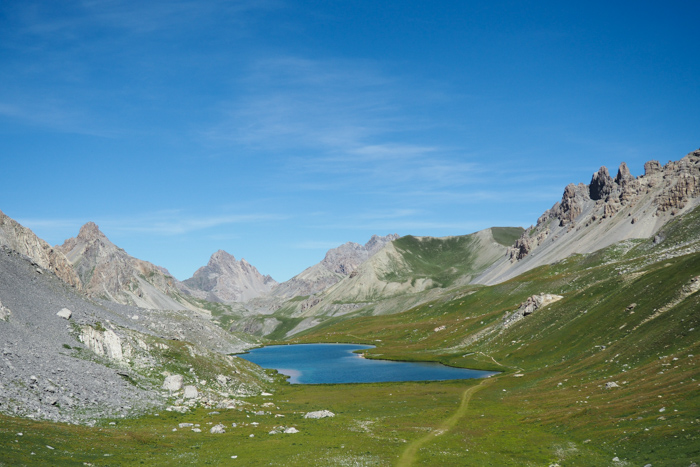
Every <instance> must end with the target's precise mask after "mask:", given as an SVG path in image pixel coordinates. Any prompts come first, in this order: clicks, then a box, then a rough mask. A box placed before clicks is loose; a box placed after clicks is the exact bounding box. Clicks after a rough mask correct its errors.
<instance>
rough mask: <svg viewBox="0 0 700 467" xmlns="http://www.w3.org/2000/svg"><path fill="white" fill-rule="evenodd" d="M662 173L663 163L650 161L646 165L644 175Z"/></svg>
mask: <svg viewBox="0 0 700 467" xmlns="http://www.w3.org/2000/svg"><path fill="white" fill-rule="evenodd" d="M658 172H661V163H660V162H659V161H649V162H646V163H645V164H644V175H645V176H648V175H652V174H655V173H658Z"/></svg>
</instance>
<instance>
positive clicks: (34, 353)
mask: <svg viewBox="0 0 700 467" xmlns="http://www.w3.org/2000/svg"><path fill="white" fill-rule="evenodd" d="M255 343H256V342H255ZM255 343H254V342H252V341H251V340H245V339H244V340H242V339H240V338H238V337H236V336H234V335H231V334H230V333H227V332H225V331H223V330H222V329H220V328H219V327H217V326H215V325H214V324H212V323H211V321H209V320H208V319H206V318H204V317H202V316H200V315H199V314H197V313H195V312H192V311H189V310H186V311H163V310H152V309H142V308H136V307H131V306H126V305H120V304H116V303H113V302H109V301H104V300H102V301H95V300H91V299H89V298H87V297H86V296H85V295H83V294H82V293H80V292H78V291H76V290H75V288H73V287H70V286H68V285H67V284H66V283H65V282H63V281H62V280H61V279H60V278H58V277H57V276H56V275H54V274H53V273H52V272H51V271H49V270H45V269H42V268H39V267H37V266H36V265H35V264H34V263H33V262H32V260H31V259H30V258H28V257H27V256H25V255H22V254H20V253H18V252H16V251H13V250H11V249H10V248H8V247H7V246H4V245H3V246H2V247H1V248H0V352H1V354H0V412H2V413H5V414H9V415H15V416H23V417H30V418H35V419H47V420H54V421H62V422H69V423H87V424H93V423H94V421H95V420H96V419H99V418H103V417H122V416H130V415H135V414H139V413H143V412H144V411H147V410H151V409H163V408H165V406H166V405H167V404H169V403H172V402H174V401H173V399H175V398H176V397H178V393H171V392H164V391H162V390H161V385H162V383H163V380H164V377H165V376H167V375H169V372H168V371H167V370H166V369H172V368H177V367H184V368H191V369H190V370H189V371H187V370H183V373H184V374H185V377H184V380H185V382H188V383H190V384H191V385H195V384H199V382H201V380H204V379H211V378H212V377H213V376H212V375H200V374H198V371H199V370H198V368H195V367H197V365H196V363H189V362H188V359H196V358H201V359H204V360H206V361H207V362H209V363H208V365H209V366H212V365H213V362H219V370H218V371H220V372H221V373H222V374H221V375H219V376H220V377H219V378H218V379H219V380H220V382H219V383H217V385H211V384H210V385H208V386H206V387H203V386H200V395H199V396H198V397H197V398H196V399H192V400H190V401H189V405H190V406H193V405H195V404H199V403H202V404H204V403H205V402H206V404H209V406H211V405H214V404H215V403H216V404H226V400H227V398H228V397H229V395H230V394H239V395H240V394H244V395H245V394H254V393H259V392H260V390H261V387H262V386H261V385H263V384H265V378H266V377H265V376H264V375H263V374H257V375H256V374H254V370H253V372H252V373H251V370H250V368H248V367H250V365H248V364H247V362H244V361H243V360H240V359H235V358H232V357H230V356H228V354H230V353H236V352H240V351H242V350H244V349H247V348H249V347H251V346H252V345H254V344H255ZM174 355H179V357H178V358H179V359H180V360H179V361H178V360H174V358H175V357H174ZM207 391H208V392H207ZM179 409H181V410H187V407H184V408H182V407H179Z"/></svg>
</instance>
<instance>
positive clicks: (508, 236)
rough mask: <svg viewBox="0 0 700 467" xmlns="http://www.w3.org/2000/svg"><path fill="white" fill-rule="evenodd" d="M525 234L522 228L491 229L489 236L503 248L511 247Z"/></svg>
mask: <svg viewBox="0 0 700 467" xmlns="http://www.w3.org/2000/svg"><path fill="white" fill-rule="evenodd" d="M523 232H525V229H523V228H522V227H492V228H491V234H492V235H493V239H494V240H496V242H498V243H500V244H501V245H503V246H512V245H513V244H514V243H515V241H516V240H517V239H519V238H520V236H521V235H522V234H523Z"/></svg>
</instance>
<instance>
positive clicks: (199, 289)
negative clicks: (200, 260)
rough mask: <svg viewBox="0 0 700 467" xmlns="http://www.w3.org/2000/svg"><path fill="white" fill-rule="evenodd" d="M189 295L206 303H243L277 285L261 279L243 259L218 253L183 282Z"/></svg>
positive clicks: (255, 270) (271, 279) (264, 277)
mask: <svg viewBox="0 0 700 467" xmlns="http://www.w3.org/2000/svg"><path fill="white" fill-rule="evenodd" d="M183 284H184V285H186V286H187V287H188V288H189V289H190V291H191V293H192V294H193V295H194V296H196V297H198V298H202V299H205V300H209V301H214V302H222V303H232V302H244V301H248V300H250V299H251V298H255V297H259V296H260V295H264V294H266V293H268V292H269V291H270V290H271V289H272V288H273V287H274V286H276V285H277V282H276V281H275V280H274V279H273V278H272V277H270V276H263V275H262V274H260V272H258V270H257V269H256V268H255V266H252V265H251V264H250V263H248V262H247V261H246V260H245V259H241V260H240V261H237V260H236V258H235V257H234V256H233V255H231V254H229V253H227V252H226V251H224V250H218V251H217V252H215V253H214V254H213V255H211V258H209V262H208V263H207V265H206V266H203V267H201V268H199V269H197V271H195V273H194V275H193V276H192V277H191V278H189V279H187V280H185V281H183Z"/></svg>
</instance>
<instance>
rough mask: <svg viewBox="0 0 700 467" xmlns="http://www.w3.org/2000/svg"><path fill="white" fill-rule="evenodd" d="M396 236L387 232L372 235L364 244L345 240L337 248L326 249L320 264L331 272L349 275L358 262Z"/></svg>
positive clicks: (396, 235)
mask: <svg viewBox="0 0 700 467" xmlns="http://www.w3.org/2000/svg"><path fill="white" fill-rule="evenodd" d="M397 238H399V236H398V234H389V235H386V236H384V237H381V236H378V235H372V238H370V239H369V241H368V242H367V243H365V244H364V245H360V244H359V243H355V242H347V243H345V244H343V245H340V246H339V247H337V248H333V249H331V250H328V252H327V253H326V257H325V258H323V261H321V264H322V265H323V266H325V267H326V268H327V269H328V270H330V271H332V272H335V273H338V274H343V275H345V276H347V275H350V274H351V273H352V272H353V271H355V270H356V269H357V268H358V267H359V266H360V264H362V263H364V262H365V261H367V259H369V258H370V257H371V256H372V255H374V254H375V253H376V252H378V251H379V250H381V249H382V248H383V247H384V245H386V244H387V243H389V242H392V241H394V240H396V239H397Z"/></svg>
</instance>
